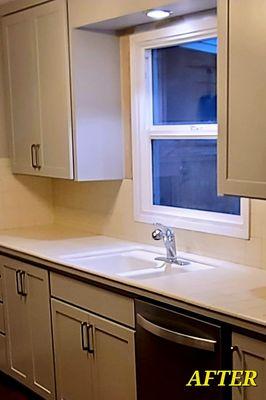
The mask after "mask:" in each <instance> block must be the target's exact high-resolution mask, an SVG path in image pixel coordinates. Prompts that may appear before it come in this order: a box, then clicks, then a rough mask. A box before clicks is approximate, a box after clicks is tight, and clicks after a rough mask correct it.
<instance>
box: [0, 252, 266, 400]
mask: <svg viewBox="0 0 266 400" xmlns="http://www.w3.org/2000/svg"><path fill="white" fill-rule="evenodd" d="M0 260H1V261H0V271H1V285H2V297H1V299H2V300H1V306H0V313H1V314H0V338H1V340H0V353H1V364H0V365H1V371H2V372H4V373H5V374H8V375H10V376H11V377H13V378H15V379H16V380H17V381H19V382H21V383H23V384H24V385H25V386H27V387H28V388H30V389H31V390H32V391H33V392H35V393H36V394H39V395H40V396H41V397H42V398H44V399H67V400H83V399H84V400H85V399H101V400H105V399H106V400H107V399H111V400H124V399H128V400H136V399H141V400H148V399H150V398H153V399H158V400H159V399H161V398H162V396H163V393H167V396H168V397H169V396H171V394H172V393H173V391H175V389H176V391H177V393H179V394H180V395H181V394H182V399H191V393H193V391H195V390H196V387H195V386H194V384H193V382H194V381H193V374H194V371H195V370H198V371H199V372H200V375H199V377H198V379H199V381H198V382H197V383H198V385H199V384H202V385H203V383H204V382H205V380H206V379H207V378H206V376H205V370H206V369H207V370H217V371H219V370H227V371H228V370H229V371H230V370H239V371H240V372H241V370H255V371H256V372H257V382H258V387H257V388H252V387H250V388H247V387H242V386H240V387H239V385H236V386H238V387H233V388H230V387H225V388H223V390H219V387H217V386H215V387H211V388H209V389H208V388H207V389H206V388H205V390H201V392H197V396H201V397H199V398H200V399H201V398H202V399H203V398H207V399H211V398H213V395H214V394H215V396H216V398H218V399H221V400H224V399H225V398H228V396H231V391H232V394H233V400H238V399H241V398H242V397H241V396H243V395H244V396H245V399H247V400H249V399H250V400H251V399H254V394H255V393H256V397H255V398H256V400H263V399H264V394H265V388H264V386H265V385H264V384H265V378H266V377H265V371H266V341H265V335H264V336H263V335H262V334H261V333H260V334H257V335H256V334H254V332H250V333H249V332H248V331H246V332H245V334H244V333H243V329H242V330H240V331H241V333H237V332H238V331H239V328H237V327H235V328H234V327H232V325H231V324H230V325H229V324H227V323H225V322H223V321H220V322H219V320H216V321H215V320H213V318H211V319H210V318H206V317H205V316H202V315H197V314H195V313H191V312H189V311H185V310H181V309H180V308H178V309H174V308H173V306H168V305H167V304H165V305H162V304H161V305H156V304H152V302H151V300H149V299H146V300H145V298H144V299H143V300H144V301H143V300H142V301H139V300H136V299H135V298H134V296H133V297H132V295H130V296H127V295H126V292H125V291H124V293H123V294H120V293H119V291H117V290H116V291H115V292H114V291H113V289H112V286H111V285H110V287H108V286H106V285H105V287H104V288H103V287H101V285H100V286H99V285H95V284H93V283H87V282H85V281H81V280H79V279H75V278H73V277H67V276H65V275H63V274H61V273H60V272H56V273H55V272H49V271H48V270H47V269H46V268H45V267H44V268H41V267H40V266H38V267H37V266H35V265H32V264H29V263H28V262H26V261H25V262H24V261H18V260H17V259H14V258H10V257H7V256H0ZM249 335H250V336H249ZM256 336H257V337H256ZM254 337H255V338H254ZM192 360H194V361H193V362H192ZM207 360H208V361H207ZM161 374H162V375H161ZM175 376H178V377H179V378H178V379H177V380H175ZM213 379H214V378H213ZM215 379H216V380H217V382H218V378H217V377H216V378H215ZM230 379H231V377H230V374H229V375H228V381H227V382H228V385H229V382H230ZM210 381H211V380H210ZM174 382H175V383H174ZM189 383H191V384H190V386H191V387H187V386H189ZM194 383H195V382H194ZM235 383H236V381H235ZM237 383H238V384H239V383H241V380H240V378H237ZM217 385H218V383H217ZM193 386H194V387H193ZM211 386H212V385H211ZM229 386H230V385H229ZM152 388H153V389H152ZM195 393H196V392H195Z"/></svg>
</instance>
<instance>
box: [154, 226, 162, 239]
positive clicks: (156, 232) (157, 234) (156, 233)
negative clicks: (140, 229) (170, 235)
mask: <svg viewBox="0 0 266 400" xmlns="http://www.w3.org/2000/svg"><path fill="white" fill-rule="evenodd" d="M163 237H164V233H163V231H162V229H159V228H157V229H155V230H154V231H153V232H152V238H153V239H154V240H161V239H163Z"/></svg>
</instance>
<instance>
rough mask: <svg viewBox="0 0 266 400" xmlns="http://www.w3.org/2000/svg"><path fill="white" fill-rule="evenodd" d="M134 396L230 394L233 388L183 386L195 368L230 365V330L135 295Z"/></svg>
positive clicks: (182, 398)
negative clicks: (135, 379) (136, 391)
mask: <svg viewBox="0 0 266 400" xmlns="http://www.w3.org/2000/svg"><path fill="white" fill-rule="evenodd" d="M136 322H137V332H136V361H137V385H138V400H163V399H166V400H171V399H176V400H195V399H196V400H214V399H215V400H224V399H225V400H229V399H230V398H231V391H229V390H228V388H226V387H219V388H218V387H217V386H216V382H214V381H211V382H210V383H211V386H210V387H194V386H193V387H187V386H186V385H187V383H188V382H189V381H190V379H191V377H192V375H193V373H194V372H195V371H196V370H197V371H199V373H200V376H201V379H203V377H204V375H205V370H223V369H227V370H228V369H231V361H230V360H231V344H230V339H229V338H230V336H229V334H228V335H227V333H226V331H223V328H222V327H221V326H219V325H216V324H213V323H209V322H205V321H202V320H200V319H198V318H194V317H191V316H187V315H184V314H183V313H179V312H175V311H172V310H168V309H166V308H163V307H159V306H156V305H152V304H149V303H146V302H142V301H136Z"/></svg>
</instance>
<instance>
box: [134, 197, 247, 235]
mask: <svg viewBox="0 0 266 400" xmlns="http://www.w3.org/2000/svg"><path fill="white" fill-rule="evenodd" d="M249 209H250V202H249V200H248V199H241V216H237V215H228V214H219V213H213V212H207V211H197V210H188V209H178V208H172V207H163V206H152V207H151V208H150V209H146V210H144V209H143V210H140V209H137V208H136V209H135V220H136V221H137V222H144V223H150V224H153V223H155V222H160V223H162V224H164V225H167V226H171V227H173V228H179V229H185V230H191V231H197V232H204V233H209V234H213V235H221V236H229V237H235V238H240V239H249V238H250V233H249Z"/></svg>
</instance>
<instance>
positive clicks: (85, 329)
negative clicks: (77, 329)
mask: <svg viewBox="0 0 266 400" xmlns="http://www.w3.org/2000/svg"><path fill="white" fill-rule="evenodd" d="M92 344H93V326H92V325H90V324H87V322H82V323H81V347H82V350H83V351H86V352H88V353H90V354H93V353H94V348H93V346H92Z"/></svg>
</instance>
